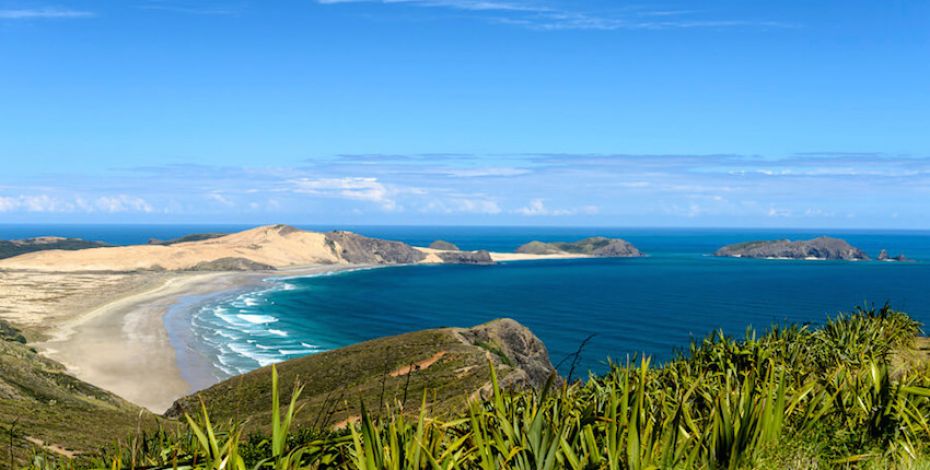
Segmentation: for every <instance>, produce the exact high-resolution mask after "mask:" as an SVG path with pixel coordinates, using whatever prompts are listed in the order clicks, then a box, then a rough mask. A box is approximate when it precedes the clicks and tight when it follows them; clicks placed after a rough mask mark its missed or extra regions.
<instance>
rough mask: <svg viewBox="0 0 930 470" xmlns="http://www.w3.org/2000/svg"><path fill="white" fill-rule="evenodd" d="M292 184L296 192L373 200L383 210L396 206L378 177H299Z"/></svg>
mask: <svg viewBox="0 0 930 470" xmlns="http://www.w3.org/2000/svg"><path fill="white" fill-rule="evenodd" d="M293 184H294V186H295V189H294V190H295V191H296V192H298V193H304V194H315V195H321V196H328V197H340V198H343V199H351V200H356V201H367V202H373V203H375V204H378V205H380V206H381V207H382V208H383V209H385V210H395V209H397V208H398V206H397V201H395V200H394V199H393V198H392V197H391V196H390V194H389V193H390V191H388V188H387V187H386V186H385V185H383V184H381V183H380V182H379V181H378V178H359V177H349V178H300V179H297V180H293Z"/></svg>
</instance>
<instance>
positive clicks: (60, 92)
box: [0, 0, 930, 228]
mask: <svg viewBox="0 0 930 470" xmlns="http://www.w3.org/2000/svg"><path fill="white" fill-rule="evenodd" d="M928 77H930V2H923V1H919V2H918V1H913V2H905V1H856V0H853V1H843V2H831V1H822V2H808V1H782V2H762V1H749V0H743V1H720V0H712V1H711V0H709V1H702V2H697V1H681V0H669V1H662V2H647V1H640V2H622V1H616V0H614V1H607V0H573V1H563V0H539V1H537V0H299V1H298V0H280V1H279V0H265V1H257V0H252V1H249V0H230V1H227V0H197V1H193V0H190V1H187V0H120V1H66V0H60V1H51V0H50V1H46V0H0V161H2V162H3V171H2V172H0V222H228V223H270V222H287V223H327V224H330V223H345V224H366V223H370V224H508V225H510V224H526V225H610V226H743V227H746V226H758V227H875V228H930V208H928V207H930V137H928V136H930V79H928Z"/></svg>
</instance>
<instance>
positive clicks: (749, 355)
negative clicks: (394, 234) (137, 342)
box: [30, 306, 930, 470]
mask: <svg viewBox="0 0 930 470" xmlns="http://www.w3.org/2000/svg"><path fill="white" fill-rule="evenodd" d="M919 334H920V325H919V324H918V323H917V322H915V321H914V320H912V319H911V318H910V317H908V316H907V315H906V314H904V313H900V312H896V311H894V310H892V309H891V308H889V307H887V306H886V307H883V308H880V309H874V308H869V309H861V308H860V309H856V310H855V311H853V312H852V313H850V314H845V315H839V316H837V317H835V318H832V319H830V320H829V321H827V323H826V324H825V325H824V326H823V327H822V328H819V329H810V328H807V327H798V326H789V327H773V328H772V329H771V330H769V331H768V332H766V333H765V334H763V335H761V336H759V335H757V334H756V333H755V332H753V331H751V330H750V331H747V333H746V335H745V337H744V338H742V339H734V338H731V337H728V336H726V335H724V334H723V333H719V332H718V333H715V334H712V335H710V336H708V337H706V338H705V339H703V340H702V341H696V342H694V343H693V344H692V345H691V347H690V349H689V350H687V351H686V352H683V353H680V354H679V356H678V357H677V358H675V359H673V360H671V361H669V362H668V363H666V364H664V365H661V366H653V365H652V364H651V361H650V360H649V358H635V359H630V360H628V361H626V362H625V363H623V364H613V365H612V366H611V370H610V372H609V373H607V374H605V375H603V376H591V377H589V378H588V379H587V380H585V381H583V382H582V381H579V382H575V383H570V384H561V385H558V386H555V385H554V384H556V383H559V382H557V381H556V380H554V378H553V380H551V381H550V382H549V384H547V385H546V387H545V388H544V389H543V390H538V391H508V390H504V389H502V388H501V387H500V385H499V384H498V381H497V375H496V373H495V371H494V367H493V366H491V367H490V369H491V380H492V392H493V393H492V394H491V395H490V396H489V397H488V398H487V399H483V400H474V401H471V402H470V403H469V405H468V406H467V408H466V409H462V410H461V412H460V413H458V415H456V416H453V417H452V418H448V419H447V418H439V417H437V416H433V415H431V413H430V411H429V406H428V403H427V401H428V393H424V394H423V397H422V401H423V406H421V407H420V408H419V414H418V415H411V414H410V413H406V412H405V411H404V409H403V406H402V404H395V405H394V406H393V407H391V406H388V408H389V409H390V412H388V413H385V414H382V415H381V416H383V417H381V418H378V417H373V416H372V414H371V413H368V412H367V411H366V410H365V408H364V404H363V407H362V413H361V419H360V420H359V422H358V423H355V424H352V425H349V426H348V428H347V429H344V430H341V431H333V430H327V429H317V430H307V429H301V430H299V431H295V430H293V429H291V422H292V420H293V416H294V415H295V414H296V413H299V411H300V410H299V409H298V408H299V407H298V406H297V396H298V395H299V394H300V392H301V388H300V387H296V388H295V389H294V390H293V391H292V393H291V398H290V402H289V405H284V406H282V405H281V403H280V398H279V390H278V389H279V387H278V383H277V373H276V372H275V373H273V374H272V376H273V378H272V383H271V384H270V386H271V387H272V401H271V403H269V405H270V406H271V407H272V415H271V420H272V423H271V429H272V434H271V436H270V437H262V436H255V435H253V436H243V435H242V433H241V429H242V428H241V426H240V424H241V423H224V424H223V426H216V425H215V424H213V423H211V422H210V413H209V411H208V410H207V408H206V407H203V408H202V409H201V413H200V416H197V417H193V416H187V422H188V425H187V428H186V430H181V431H175V432H174V433H167V432H163V431H160V432H159V433H156V434H154V435H143V436H139V437H137V438H136V440H135V441H133V442H132V443H131V444H130V445H123V446H118V447H115V448H113V449H111V450H108V451H107V452H106V453H104V454H101V455H100V456H99V457H96V458H94V459H91V460H85V461H81V462H53V461H50V460H44V459H42V458H41V456H39V455H37V459H38V460H37V461H36V462H35V464H34V465H33V466H32V467H30V468H33V469H43V470H45V469H51V468H84V467H86V468H109V469H121V468H135V469H142V468H146V469H148V468H190V469H227V468H228V469H237V470H244V469H247V468H249V469H251V468H254V469H265V468H268V469H275V470H287V469H303V468H357V469H451V468H474V469H483V470H492V469H556V468H569V469H611V470H613V469H636V470H638V469H658V468H688V469H690V468H707V469H738V468H798V469H800V468H804V469H807V468H927V467H928V465H930V374H928V369H927V367H916V366H915V367H909V366H907V364H911V363H913V361H911V362H908V361H903V362H902V361H900V360H898V359H896V358H898V357H899V356H900V355H901V354H905V355H908V357H912V356H914V355H913V354H912V351H915V350H917V346H916V341H918V335H919ZM914 357H916V356H914ZM893 364H894V365H893ZM902 364H903V365H902ZM893 368H894V369H895V370H894V371H893V373H892V369H893ZM463 393H467V392H466V391H463ZM369 405H381V404H369ZM220 429H222V430H220Z"/></svg>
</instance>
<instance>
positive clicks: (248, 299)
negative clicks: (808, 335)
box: [0, 225, 930, 377]
mask: <svg viewBox="0 0 930 470" xmlns="http://www.w3.org/2000/svg"><path fill="white" fill-rule="evenodd" d="M243 228H246V227H242V226H189V225H188V226H0V238H22V237H27V236H37V235H48V234H54V235H65V236H77V237H83V238H90V239H100V240H105V241H109V242H111V243H117V244H128V243H144V242H145V241H146V240H147V239H148V238H149V237H158V238H162V239H166V238H172V237H176V236H180V235H183V234H187V233H192V232H205V231H235V230H240V229H243ZM305 228H311V229H332V228H336V227H325V226H312V227H305ZM340 228H347V227H340ZM348 229H351V230H354V231H357V232H359V233H362V234H365V235H369V236H374V237H382V238H389V239H394V240H401V241H405V242H408V243H412V244H416V245H421V246H422V245H426V244H428V243H429V242H431V241H432V240H435V239H437V238H442V239H445V240H449V241H452V242H454V243H457V244H458V245H459V246H461V247H462V248H463V249H478V248H485V249H490V250H495V251H512V250H513V249H515V248H516V247H517V246H519V245H520V244H523V243H525V242H527V241H530V240H534V239H538V240H544V241H555V240H576V239H579V238H582V237H587V236H593V235H604V236H611V237H621V238H625V239H627V240H629V241H631V242H632V243H634V244H635V245H636V246H638V247H639V248H640V249H642V250H643V251H644V252H646V253H648V254H649V257H647V258H640V259H582V260H560V261H539V262H515V263H505V264H500V265H497V266H411V267H393V268H383V269H373V270H364V271H356V272H346V273H340V274H335V275H328V276H319V277H312V278H303V279H287V280H281V281H275V282H271V283H270V284H269V285H268V286H267V287H266V288H264V289H262V290H257V291H251V292H235V293H226V294H221V295H216V296H211V297H209V299H188V301H186V302H185V304H184V305H183V307H184V308H178V309H175V310H173V312H172V313H171V314H170V315H169V319H168V320H169V324H168V326H169V329H172V330H174V331H175V332H182V333H183V334H176V335H174V338H176V339H177V338H180V339H179V340H180V341H183V342H184V343H185V344H186V345H188V346H190V347H192V348H193V350H192V351H189V352H190V353H193V354H183V355H181V356H183V357H181V360H185V361H186V360H188V359H191V358H195V359H196V358H201V359H204V360H205V361H206V362H207V363H212V365H213V366H214V367H216V368H217V372H218V374H219V376H220V377H222V376H224V375H230V374H235V373H239V372H243V371H246V370H251V369H253V368H256V367H259V366H261V365H266V364H270V363H273V362H276V361H280V360H284V359H288V358H293V357H299V356H302V355H306V354H313V353H317V352H320V351H324V350H328V349H333V348H337V347H340V346H345V345H348V344H352V343H355V342H359V341H364V340H367V339H371V338H376V337H379V336H384V335H392V334H398V333H403V332H408V331H414V330H419V329H423V328H432V327H440V326H453V325H454V326H470V325H475V324H478V323H482V322H485V321H488V320H491V319H494V318H498V317H504V316H506V317H512V318H515V319H517V320H519V321H520V322H522V323H523V324H525V325H527V326H528V327H530V328H531V329H532V330H533V331H534V332H535V333H536V334H537V335H538V336H539V337H540V338H542V340H543V341H544V342H545V343H546V345H547V346H548V348H549V351H550V354H551V356H552V359H553V362H556V363H558V362H560V361H561V360H562V359H563V358H565V357H566V356H567V355H569V354H570V353H571V352H573V351H575V349H576V348H577V347H578V345H579V343H580V342H581V341H582V340H584V338H586V337H587V336H589V335H592V334H594V335H596V336H594V338H593V339H592V340H591V342H590V343H589V344H588V346H587V348H586V349H585V351H584V354H583V356H582V361H581V368H582V369H586V370H593V371H603V370H605V368H606V361H607V358H608V357H611V358H613V359H615V360H621V361H622V360H624V359H625V358H626V357H627V356H628V355H631V354H635V353H639V352H645V353H647V354H650V355H653V356H654V357H655V358H657V359H659V360H664V359H668V358H669V357H671V355H672V354H673V351H674V350H675V349H676V348H685V347H687V345H688V343H689V341H690V340H691V339H692V338H700V337H703V336H705V335H706V334H707V333H709V332H711V331H712V330H715V329H718V328H722V329H723V330H725V331H726V332H728V333H730V334H736V335H742V334H743V332H744V331H745V329H746V327H747V326H754V327H757V328H765V327H767V326H769V325H771V324H772V323H789V322H796V323H813V324H817V323H820V322H822V321H823V320H824V319H825V318H826V315H828V314H830V315H832V314H835V313H836V312H839V311H843V310H849V309H851V308H852V307H853V306H855V305H859V304H862V303H864V302H872V303H876V304H882V303H884V302H886V301H888V302H891V303H892V304H893V305H894V306H895V307H896V308H898V309H901V310H905V311H907V312H909V313H910V314H911V315H913V316H914V317H915V318H917V319H918V320H920V321H923V322H925V323H930V232H879V231H862V230H860V231H842V230H830V231H808V230H804V231H802V230H734V229H719V230H685V229H607V228H533V227H505V228H502V227H348ZM824 234H828V235H833V236H839V237H842V238H845V239H847V240H849V241H850V243H852V244H854V245H856V246H859V247H860V248H862V249H864V250H866V251H867V252H868V253H870V254H871V255H872V256H873V257H874V256H875V255H877V253H878V251H879V250H880V249H882V248H887V249H888V250H889V251H890V252H891V253H892V254H897V253H898V252H904V253H905V254H907V255H908V256H909V257H911V258H914V259H916V260H917V262H916V263H879V262H824V261H779V260H748V259H720V258H714V257H711V256H709V254H710V253H713V251H714V250H716V249H717V248H718V247H720V246H722V245H724V244H728V243H734V242H740V241H747V240H757V239H775V238H791V239H805V238H811V237H814V236H818V235H824ZM185 358H186V359H185ZM187 365H189V364H187ZM567 368H568V365H567V363H566V364H563V366H562V371H563V372H566V371H567ZM197 373H200V372H197Z"/></svg>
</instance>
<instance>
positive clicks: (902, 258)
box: [876, 250, 912, 263]
mask: <svg viewBox="0 0 930 470" xmlns="http://www.w3.org/2000/svg"><path fill="white" fill-rule="evenodd" d="M876 259H877V260H878V261H892V262H894V261H897V262H902V263H904V262H908V261H912V260H911V259H910V258H908V257H907V256H904V254H903V253H899V254H898V256H890V255H888V250H882V251H881V253H879V254H878V258H876Z"/></svg>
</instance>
